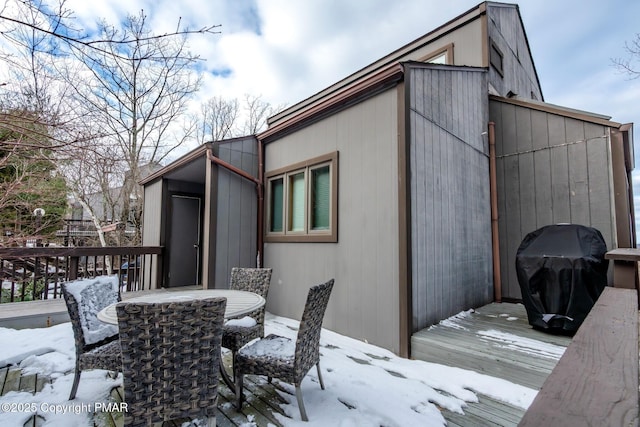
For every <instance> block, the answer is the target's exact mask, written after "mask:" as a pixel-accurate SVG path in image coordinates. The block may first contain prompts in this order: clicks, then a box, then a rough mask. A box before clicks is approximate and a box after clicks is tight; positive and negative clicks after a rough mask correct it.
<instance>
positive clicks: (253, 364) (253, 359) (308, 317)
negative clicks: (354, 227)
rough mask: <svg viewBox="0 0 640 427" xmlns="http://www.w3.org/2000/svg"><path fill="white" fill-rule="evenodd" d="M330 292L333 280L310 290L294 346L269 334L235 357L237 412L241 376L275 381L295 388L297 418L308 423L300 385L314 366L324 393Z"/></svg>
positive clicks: (291, 342)
mask: <svg viewBox="0 0 640 427" xmlns="http://www.w3.org/2000/svg"><path fill="white" fill-rule="evenodd" d="M332 288H333V279H331V280H329V281H328V282H326V283H323V284H320V285H316V286H313V287H312V288H311V289H310V290H309V294H308V296H307V302H306V304H305V307H304V312H303V314H302V320H300V327H299V328H298V336H297V338H296V341H295V344H294V342H293V341H292V340H290V339H289V338H285V337H281V336H278V335H273V334H271V335H268V336H267V337H265V338H263V339H261V340H258V341H255V342H253V343H250V344H247V345H245V346H244V347H242V348H241V349H240V350H239V351H238V352H237V353H236V357H235V360H234V367H235V370H236V400H237V408H238V410H240V409H241V408H242V399H243V395H242V381H243V376H244V375H246V374H252V375H264V376H267V377H268V378H269V382H271V379H272V378H277V379H279V380H281V381H285V382H288V383H291V384H293V385H295V388H296V398H297V400H298V407H299V408H300V416H301V417H302V420H303V421H308V418H307V412H306V410H305V408H304V403H303V401H302V391H301V389H300V383H302V379H303V378H304V377H305V375H307V372H309V369H311V368H312V367H313V365H316V368H317V370H318V380H319V381H320V387H321V388H322V390H324V382H323V381H322V374H321V373H320V331H321V329H322V319H323V318H324V312H325V310H326V308H327V303H328V302H329V296H330V295H331V289H332Z"/></svg>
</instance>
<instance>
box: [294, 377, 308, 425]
mask: <svg viewBox="0 0 640 427" xmlns="http://www.w3.org/2000/svg"><path fill="white" fill-rule="evenodd" d="M296 399H298V408H300V417H301V418H302V421H309V418H307V411H306V410H305V409H304V402H303V401H302V390H301V389H300V384H296Z"/></svg>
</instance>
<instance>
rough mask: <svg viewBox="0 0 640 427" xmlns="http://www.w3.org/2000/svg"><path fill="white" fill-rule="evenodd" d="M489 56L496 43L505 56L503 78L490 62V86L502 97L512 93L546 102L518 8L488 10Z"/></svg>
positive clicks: (493, 6) (499, 6)
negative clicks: (492, 45) (492, 46)
mask: <svg viewBox="0 0 640 427" xmlns="http://www.w3.org/2000/svg"><path fill="white" fill-rule="evenodd" d="M487 33H488V36H489V39H488V46H487V55H490V50H491V44H492V43H493V44H494V45H495V46H496V47H497V48H498V49H499V51H500V52H501V53H502V55H503V58H502V62H503V73H502V75H501V74H500V73H499V72H498V71H497V70H496V68H495V67H493V66H490V64H489V62H487V63H485V64H484V66H488V67H489V83H490V84H491V86H493V88H494V89H495V90H496V91H497V92H498V94H499V95H501V96H508V94H509V92H512V93H513V94H517V95H518V96H520V97H523V98H528V99H536V100H540V101H541V100H542V99H543V97H542V90H541V88H540V84H539V82H538V78H537V75H536V70H535V66H534V64H533V59H532V57H531V52H530V50H529V46H528V42H527V36H526V34H525V32H524V27H523V25H522V20H521V19H520V15H519V13H518V7H517V6H515V5H508V4H495V3H493V4H492V3H489V4H488V6H487ZM487 59H488V58H487Z"/></svg>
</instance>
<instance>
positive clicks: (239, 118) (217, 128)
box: [193, 95, 284, 144]
mask: <svg viewBox="0 0 640 427" xmlns="http://www.w3.org/2000/svg"><path fill="white" fill-rule="evenodd" d="M283 108H284V107H283V106H280V107H277V108H275V107H273V106H272V105H271V104H269V103H268V102H266V101H263V100H262V97H261V96H259V95H258V96H254V95H245V96H244V102H243V103H242V105H241V103H240V101H238V100H237V99H233V100H227V99H223V98H219V97H213V98H211V99H209V100H207V101H205V102H203V103H202V104H201V108H200V112H199V114H197V115H195V116H194V118H193V119H194V121H195V122H196V123H197V127H196V140H197V142H198V143H199V144H204V143H205V142H208V141H220V140H222V139H226V138H233V137H238V136H246V135H255V134H257V133H258V132H260V131H261V130H263V129H265V128H266V126H267V118H269V116H271V115H273V114H275V113H277V112H278V111H281V110H282V109H283Z"/></svg>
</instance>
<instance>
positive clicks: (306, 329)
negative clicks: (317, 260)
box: [294, 279, 333, 381]
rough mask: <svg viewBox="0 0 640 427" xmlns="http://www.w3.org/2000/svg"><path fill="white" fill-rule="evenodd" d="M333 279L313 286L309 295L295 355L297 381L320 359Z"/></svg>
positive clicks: (299, 329)
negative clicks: (322, 331)
mask: <svg viewBox="0 0 640 427" xmlns="http://www.w3.org/2000/svg"><path fill="white" fill-rule="evenodd" d="M332 289H333V279H331V280H329V281H328V282H326V283H322V284H320V285H316V286H312V287H311V289H309V293H308V295H307V302H306V304H305V305H304V312H303V313H302V319H301V320H300V327H299V328H298V337H297V339H296V355H295V362H294V364H295V366H294V371H295V374H294V375H295V377H296V378H295V380H296V381H300V380H302V378H303V377H304V376H305V375H306V374H307V372H308V371H309V369H311V367H312V366H313V365H315V364H316V363H318V360H319V359H320V331H321V330H322V319H323V318H324V312H325V310H326V309H327V304H328V303H329V297H330V296H331V290H332Z"/></svg>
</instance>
